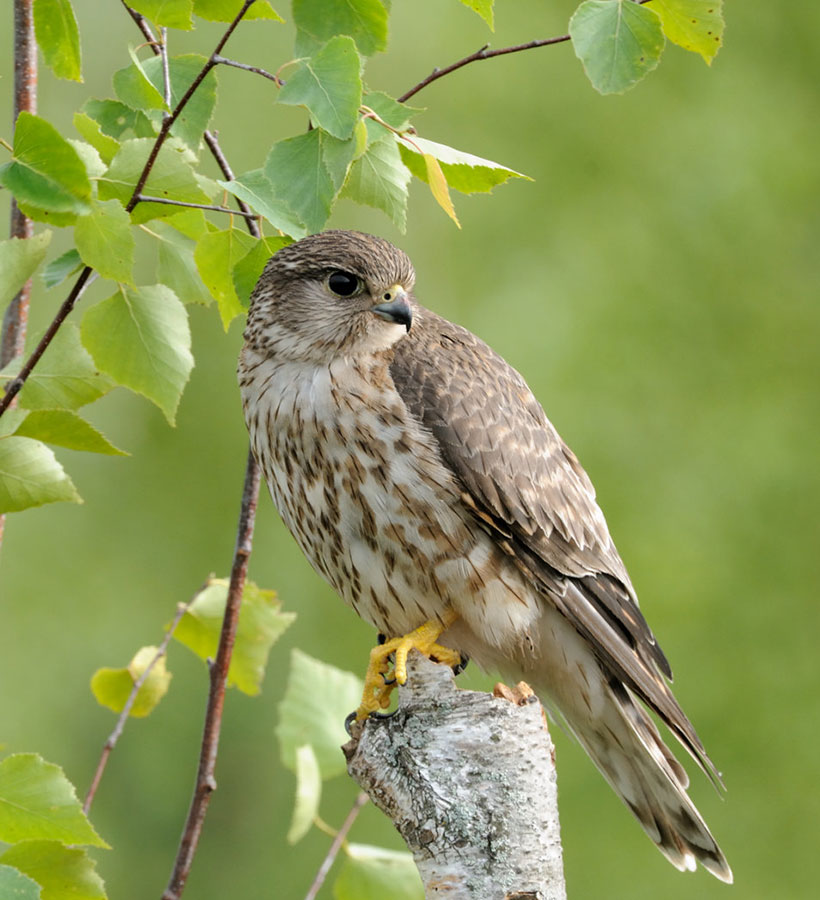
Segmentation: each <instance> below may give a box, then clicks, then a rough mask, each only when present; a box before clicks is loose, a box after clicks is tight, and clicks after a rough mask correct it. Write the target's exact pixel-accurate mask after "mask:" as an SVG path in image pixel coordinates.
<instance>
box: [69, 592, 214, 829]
mask: <svg viewBox="0 0 820 900" xmlns="http://www.w3.org/2000/svg"><path fill="white" fill-rule="evenodd" d="M195 599H196V596H194V597H192V598H191V599H190V600H189V601H188V602H187V603H178V604H177V612H176V615H175V616H174V621H173V622H171V625H170V627H169V628H168V631H167V632H166V633H165V637H164V638H163V639H162V643H161V644H160V645H159V647H158V648H157V652H156V654H155V655H154V657H153V659H152V660H151V662H149V663H148V665H147V666H146V667H145V670H144V671H143V673H142V675H140V677H139V678H137V680H136V681H135V682H134V686H133V687H132V688H131V693H130V694H129V695H128V699H127V700H126V701H125V706H123V708H122V712H121V713H120V717H119V718H118V719H117V724H116V725H115V726H114V730H113V731H112V732H111V734H110V735H109V736H108V739H107V740H106V742H105V743H104V744H103V748H102V753H101V754H100V761H99V762H98V763H97V769H96V771H95V772H94V777H93V778H92V779H91V787H89V789H88V793H87V794H86V795H85V801H84V802H83V812H84V813H85V814H86V815H88V811H89V810H90V809H91V804H92V803H93V802H94V796H95V794H96V793H97V788H98V787H99V786H100V781H101V780H102V777H103V772H105V767H106V765H107V764H108V757H109V756H111V751H112V750H113V749H114V747H116V746H117V741H118V740H119V739H120V736H121V735H122V732H123V729H124V728H125V723H126V722H127V721H128V716H129V714H130V713H131V709H132V707H133V706H134V702H135V701H136V699H137V694H138V693H139V691H140V688H141V687H142V686H143V685H144V684H145V682H146V680H147V679H148V676H149V675H150V674H151V670H152V669H153V668H154V666H155V665H156V664H157V663H158V662H159V661H160V660H161V659H162V657H163V656H165V653H166V651H167V650H168V644H170V643H171V638H172V637H173V636H174V632H175V631H176V629H177V625H179V623H180V622H181V621H182V617H183V616H184V615H185V613H186V612H187V611H188V609H190V606H191V604H192V603H193V602H194V600H195Z"/></svg>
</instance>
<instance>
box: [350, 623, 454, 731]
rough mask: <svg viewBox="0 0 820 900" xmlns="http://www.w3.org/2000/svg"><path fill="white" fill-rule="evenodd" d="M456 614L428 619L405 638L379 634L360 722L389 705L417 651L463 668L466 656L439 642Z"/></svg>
mask: <svg viewBox="0 0 820 900" xmlns="http://www.w3.org/2000/svg"><path fill="white" fill-rule="evenodd" d="M456 618H457V615H456V613H455V612H453V611H452V610H449V611H448V612H446V613H445V614H444V616H442V618H441V619H440V620H437V619H433V620H430V621H429V622H425V623H424V624H423V625H421V626H420V627H419V628H416V630H415V631H411V632H410V633H409V634H405V635H404V636H402V637H395V638H390V639H389V640H385V639H384V635H382V634H380V635H379V638H378V639H379V645H378V646H377V647H374V648H373V649H372V650H371V651H370V663H369V665H368V667H367V673H366V674H365V679H364V692H363V693H362V702H361V705H360V706H359V708H358V709H357V710H356V719H357V720H359V721H361V720H362V719H366V718H367V717H368V716H369V715H371V714H372V713H374V712H376V711H377V710H379V709H386V708H387V707H388V706H389V705H390V694H391V693H392V691H393V689H394V688H395V686H396V685H397V684H404V683H405V682H406V681H407V654H408V653H409V652H410V651H411V650H414V649H415V650H418V651H419V652H420V653H422V654H424V655H425V656H427V657H429V658H430V659H433V660H435V661H436V662H440V663H442V664H444V665H448V666H451V667H452V668H453V669H458V671H461V669H462V668H463V667H464V666H465V665H466V664H467V661H466V657H464V656H462V655H461V654H460V653H459V652H458V651H456V650H452V649H451V648H450V647H443V646H442V645H441V644H438V643H436V642H437V641H438V639H439V637H441V635H442V633H443V632H444V631H445V630H446V629H447V628H449V627H450V625H452V624H453V622H455V620H456ZM391 656H392V657H393V675H392V678H389V677H387V673H388V672H389V670H390V657H391Z"/></svg>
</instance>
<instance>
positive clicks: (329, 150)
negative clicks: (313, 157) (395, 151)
mask: <svg viewBox="0 0 820 900" xmlns="http://www.w3.org/2000/svg"><path fill="white" fill-rule="evenodd" d="M366 147H367V128H366V127H365V125H364V122H363V120H362V119H359V121H358V122H357V124H356V130H355V131H354V132H353V137H352V138H349V139H348V140H346V141H340V140H339V139H338V138H335V137H333V135H330V134H327V133H325V132H324V131H320V132H319V150H320V153H321V156H322V162H323V163H324V164H325V168H326V169H327V173H328V175H330V180H331V181H332V182H333V188H334V190H335V191H336V192H337V193H338V192H339V191H340V190H341V189H342V186H343V185H344V183H345V179H346V178H347V173H348V172H349V171H350V166H351V164H352V163H353V160H354V159H358V158H359V157H360V156H361V155H362V154H363V153H364V151H365V149H366Z"/></svg>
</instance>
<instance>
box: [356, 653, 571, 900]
mask: <svg viewBox="0 0 820 900" xmlns="http://www.w3.org/2000/svg"><path fill="white" fill-rule="evenodd" d="M496 694H497V696H491V695H490V694H485V693H479V692H477V691H461V690H458V689H457V688H456V686H455V680H454V678H453V673H452V671H451V670H450V669H449V668H447V666H443V665H437V664H436V663H431V662H430V661H429V660H427V659H426V658H424V657H422V656H421V655H420V654H419V653H417V652H416V651H412V652H411V654H410V658H409V660H408V679H407V684H406V685H405V686H404V687H402V688H400V689H399V708H398V710H397V711H396V713H395V714H394V715H392V716H389V717H385V718H382V719H379V718H371V719H368V720H367V721H366V722H365V723H363V724H362V723H355V724H354V725H353V728H352V732H351V733H352V740H351V741H349V742H348V743H347V744H346V745H345V746H344V748H343V749H344V752H345V756H346V757H347V761H348V763H347V767H348V772H349V773H350V775H351V777H352V778H353V779H354V780H355V781H357V782H358V783H359V785H361V787H362V789H363V790H364V791H366V792H367V794H368V795H369V796H370V799H371V800H372V801H373V802H374V803H375V804H376V806H378V807H379V809H381V810H382V811H383V812H384V813H385V814H386V815H387V816H389V818H390V819H391V821H392V822H393V824H394V825H395V826H396V828H397V829H398V831H399V833H400V834H401V836H402V837H403V838H404V840H405V842H406V843H407V846H408V848H409V849H410V850H411V852H412V853H413V857H414V859H415V862H416V865H417V866H418V870H419V874H420V875H421V879H422V881H423V883H424V889H425V894H426V897H427V898H445V897H446V898H452V900H456V898H458V900H461V898H464V900H467V898H469V900H565V898H566V890H565V886H564V874H563V866H562V851H561V839H560V830H559V824H558V805H557V785H556V776H555V764H554V750H553V746H552V742H551V740H550V736H549V732H548V730H547V725H546V721H545V718H544V714H543V712H542V710H541V705H540V703H539V702H538V698H537V697H535V695H534V694H533V693H532V691H530V690H529V688H528V687H527V686H526V685H520V686H519V688H517V689H516V691H510V689H509V688H505V687H503V686H499V687H498V688H496ZM499 694H501V695H502V696H503V697H504V699H502V696H498V695H499Z"/></svg>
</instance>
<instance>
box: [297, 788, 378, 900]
mask: <svg viewBox="0 0 820 900" xmlns="http://www.w3.org/2000/svg"><path fill="white" fill-rule="evenodd" d="M367 799H368V798H367V794H365V792H364V791H359V794H358V795H357V797H356V799H355V800H354V801H353V806H352V807H351V808H350V812H349V813H348V814H347V817H346V818H345V820H344V822H342V827H341V828H340V829H339V830H338V832H337V833H336V837H335V838H333V843H332V844H331V845H330V849H329V850H328V851H327V855H326V856H325V858H324V859H323V860H322V864H321V865H320V866H319V870H318V872H317V873H316V877H315V878H314V879H313V883H312V884H311V886H310V887H309V888H308V892H307V893H306V894H305V900H315V897H316V895H317V894H318V893H319V889H320V888H321V886H322V885H323V884H324V883H325V879H326V878H327V875H328V872H330V867H331V866H332V865H333V863H334V862H335V861H336V857H337V856H338V855H339V851H340V850H341V849H342V846H343V844H344V842H345V839H346V838H347V833H348V831H350V829H351V827H352V826H353V823H354V822H355V821H356V817H357V816H358V815H359V813H360V812H361V809H362V807H363V806H364V805H365V803H367Z"/></svg>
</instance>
